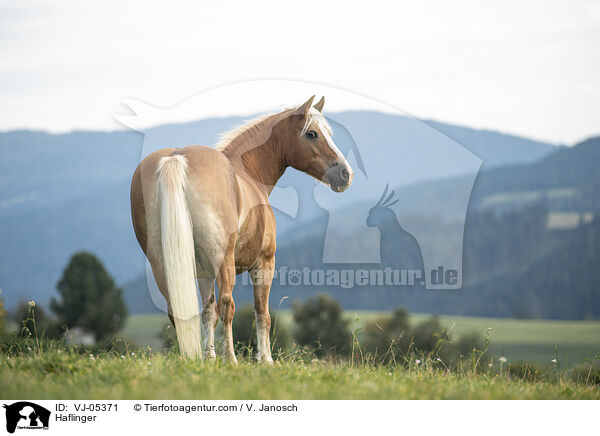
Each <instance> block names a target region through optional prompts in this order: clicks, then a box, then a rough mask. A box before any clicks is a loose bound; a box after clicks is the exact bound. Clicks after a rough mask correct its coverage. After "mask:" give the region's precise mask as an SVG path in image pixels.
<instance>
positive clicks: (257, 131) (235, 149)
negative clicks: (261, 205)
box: [222, 120, 287, 195]
mask: <svg viewBox="0 0 600 436" xmlns="http://www.w3.org/2000/svg"><path fill="white" fill-rule="evenodd" d="M272 126H273V123H272V122H268V120H265V121H263V122H261V123H259V125H256V126H253V127H251V128H250V129H248V130H246V131H242V132H240V134H239V135H238V136H236V137H235V138H233V139H231V140H230V141H229V143H228V144H227V145H226V146H225V147H224V148H223V149H222V152H223V154H225V156H227V158H228V159H229V160H230V162H231V164H232V166H233V168H234V170H235V171H236V172H237V174H238V175H239V176H242V177H245V178H246V179H247V180H248V181H249V182H250V183H253V184H255V185H256V187H257V188H258V189H260V190H261V191H264V192H266V194H267V195H268V194H270V193H271V191H272V190H273V188H274V187H275V185H276V184H277V181H278V180H279V178H280V177H281V176H282V175H283V173H284V172H285V169H286V167H287V165H286V163H285V159H284V157H283V154H282V147H283V145H282V144H281V139H280V138H278V137H277V135H274V134H272Z"/></svg>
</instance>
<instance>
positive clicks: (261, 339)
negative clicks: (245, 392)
mask: <svg viewBox="0 0 600 436" xmlns="http://www.w3.org/2000/svg"><path fill="white" fill-rule="evenodd" d="M274 268H275V257H273V256H271V257H270V258H262V259H260V260H259V262H258V263H257V265H256V267H255V268H253V269H252V270H251V271H250V277H251V278H252V283H253V284H254V312H255V316H256V335H257V345H258V354H257V356H256V359H257V360H258V361H259V362H260V363H272V362H273V358H272V357H271V341H270V339H269V332H270V331H271V315H270V314H269V292H270V291H271V282H272V281H273V270H274Z"/></svg>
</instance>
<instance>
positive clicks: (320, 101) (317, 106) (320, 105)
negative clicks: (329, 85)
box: [313, 96, 325, 112]
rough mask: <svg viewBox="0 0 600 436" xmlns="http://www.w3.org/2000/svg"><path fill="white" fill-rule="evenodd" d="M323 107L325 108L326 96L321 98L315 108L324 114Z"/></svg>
mask: <svg viewBox="0 0 600 436" xmlns="http://www.w3.org/2000/svg"><path fill="white" fill-rule="evenodd" d="M323 106H325V96H323V97H321V100H319V102H318V103H317V104H316V105H314V106H313V107H314V108H315V109H316V110H318V111H319V112H323Z"/></svg>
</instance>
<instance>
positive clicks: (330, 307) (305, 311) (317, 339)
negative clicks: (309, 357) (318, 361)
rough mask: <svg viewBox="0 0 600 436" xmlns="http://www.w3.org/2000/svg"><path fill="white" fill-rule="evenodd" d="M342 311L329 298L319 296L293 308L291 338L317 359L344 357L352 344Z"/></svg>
mask: <svg viewBox="0 0 600 436" xmlns="http://www.w3.org/2000/svg"><path fill="white" fill-rule="evenodd" d="M342 315H343V312H342V307H341V306H340V304H339V303H338V302H337V301H335V300H334V299H333V298H331V297H330V296H329V295H325V294H321V295H317V296H316V297H313V298H311V299H309V300H308V301H307V302H306V303H304V304H300V303H296V304H295V305H294V322H295V324H296V328H295V333H294V338H295V339H296V341H297V342H298V344H299V345H302V346H307V347H309V348H311V349H313V350H314V352H315V354H316V355H317V356H326V355H328V354H334V353H337V354H347V353H348V351H349V350H350V347H351V344H352V335H351V333H350V329H349V321H348V320H346V319H344V318H343V316H342Z"/></svg>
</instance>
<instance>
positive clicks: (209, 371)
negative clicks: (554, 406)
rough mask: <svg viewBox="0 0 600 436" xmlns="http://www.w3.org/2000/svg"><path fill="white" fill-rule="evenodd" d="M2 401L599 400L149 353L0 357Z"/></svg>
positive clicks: (381, 370)
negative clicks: (209, 361) (207, 360)
mask: <svg viewBox="0 0 600 436" xmlns="http://www.w3.org/2000/svg"><path fill="white" fill-rule="evenodd" d="M0 398H2V399H14V398H28V399H600V389H599V388H598V387H596V386H592V385H582V384H575V383H573V382H571V381H568V380H567V379H563V378H562V377H561V378H560V379H558V380H556V381H553V380H550V381H537V382H526V381H522V380H519V379H513V378H511V377H510V376H509V375H508V374H506V373H501V374H500V375H492V374H490V375H486V374H477V375H475V374H468V373H464V374H461V373H458V372H453V373H450V372H448V371H445V370H443V369H439V368H438V369H436V368H434V367H433V366H432V365H427V366H425V367H423V365H421V366H415V365H413V366H412V367H411V368H404V367H396V368H391V367H381V366H380V367H378V366H373V365H368V364H363V365H359V366H355V367H352V366H349V365H348V364H339V363H338V364H335V363H329V362H321V361H318V362H314V361H313V362H311V361H303V360H302V359H297V358H294V357H293V356H292V357H289V358H286V359H283V362H282V363H281V362H280V363H278V364H276V365H275V366H273V367H265V366H260V365H257V364H255V363H252V362H250V361H241V363H240V365H239V366H237V367H234V366H231V365H229V364H225V363H222V362H220V361H216V362H212V363H203V362H197V361H190V360H183V359H181V358H180V357H179V356H177V355H175V354H172V353H168V354H156V353H153V352H148V351H147V352H143V353H136V354H135V355H131V354H128V355H127V356H126V357H125V358H121V357H120V356H118V355H114V354H112V353H107V354H105V355H102V356H94V358H93V359H92V358H91V357H89V356H87V355H81V354H77V353H74V352H72V351H67V350H51V351H45V352H41V353H37V352H36V351H35V350H33V351H25V353H20V354H17V355H12V356H0Z"/></svg>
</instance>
